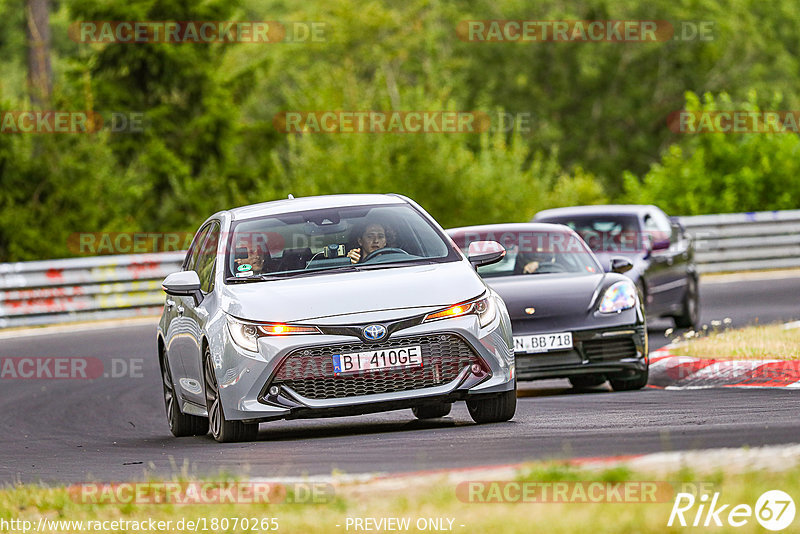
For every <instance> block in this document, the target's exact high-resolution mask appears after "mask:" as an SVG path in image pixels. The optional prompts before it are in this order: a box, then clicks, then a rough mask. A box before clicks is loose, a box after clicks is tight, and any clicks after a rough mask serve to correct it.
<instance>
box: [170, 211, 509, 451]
mask: <svg viewBox="0 0 800 534" xmlns="http://www.w3.org/2000/svg"><path fill="white" fill-rule="evenodd" d="M504 253H505V251H504V249H503V247H502V246H501V245H500V244H499V243H495V242H491V241H482V242H476V243H473V244H472V246H471V248H470V250H469V255H468V257H465V256H464V255H463V254H462V253H461V252H460V251H459V249H458V248H457V247H456V246H455V245H454V243H453V242H452V241H451V240H450V238H449V237H448V236H447V235H446V234H445V233H444V231H443V230H442V228H441V227H440V226H439V225H438V224H437V223H436V221H435V220H434V219H433V218H432V217H431V216H430V215H428V214H427V213H426V212H425V211H424V210H423V209H422V208H421V207H420V206H418V205H417V204H416V203H414V202H413V201H411V200H410V199H408V198H405V197H402V196H399V195H336V196H323V197H310V198H298V199H293V198H290V199H288V200H279V201H274V202H266V203H263V204H257V205H253V206H244V207H241V208H236V209H233V210H229V211H222V212H219V213H217V214H215V215H213V216H211V217H210V218H209V219H208V220H207V221H206V222H205V223H203V225H202V226H201V227H200V230H199V231H198V232H197V234H196V235H195V236H194V239H193V241H192V245H191V247H190V249H189V251H188V253H187V254H186V259H185V260H184V263H183V266H182V270H181V271H180V272H177V273H173V274H171V275H169V276H168V277H167V278H166V279H165V280H164V282H163V288H164V291H165V292H166V293H167V297H166V303H165V306H164V312H163V314H162V316H161V321H160V322H159V326H158V355H159V361H160V364H161V373H162V378H163V386H164V400H165V403H166V409H167V418H168V420H169V426H170V430H171V431H172V433H173V434H174V435H175V436H189V435H203V434H206V433H207V432H208V430H209V428H210V430H211V433H212V435H213V436H214V438H215V439H216V440H217V441H240V440H250V439H253V438H255V436H256V434H257V432H258V423H260V422H263V421H271V420H276V419H296V418H308V417H329V416H344V415H357V414H365V413H371V412H381V411H388V410H398V409H403V408H411V409H412V410H413V413H414V415H415V416H416V417H418V418H421V419H426V418H434V417H442V416H445V415H447V414H448V413H449V412H450V408H451V406H452V403H453V402H454V401H458V400H465V401H466V402H467V407H468V409H469V413H470V415H471V416H472V418H473V419H474V420H475V421H476V422H478V423H484V422H495V421H507V420H509V419H511V418H512V417H513V416H514V411H515V409H516V380H515V377H514V350H513V346H514V345H513V340H512V336H511V322H510V320H509V317H508V312H507V311H506V307H505V305H504V304H503V301H502V300H501V299H500V297H498V295H497V294H496V293H495V292H494V291H492V290H491V289H489V288H488V287H487V286H486V284H485V283H484V282H483V281H482V280H481V278H480V277H479V276H478V275H477V273H476V272H475V267H476V266H478V265H485V264H489V263H493V262H496V261H499V260H500V259H501V258H502V256H503V254H504Z"/></svg>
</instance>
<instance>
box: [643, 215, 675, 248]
mask: <svg viewBox="0 0 800 534" xmlns="http://www.w3.org/2000/svg"><path fill="white" fill-rule="evenodd" d="M644 231H645V233H647V234H648V235H650V237H651V238H652V239H653V242H654V243H663V242H664V241H666V240H668V239H669V238H670V236H671V235H672V227H671V226H670V224H669V220H668V219H666V218H665V217H659V216H658V214H656V213H652V214H650V213H648V214H647V215H645V216H644Z"/></svg>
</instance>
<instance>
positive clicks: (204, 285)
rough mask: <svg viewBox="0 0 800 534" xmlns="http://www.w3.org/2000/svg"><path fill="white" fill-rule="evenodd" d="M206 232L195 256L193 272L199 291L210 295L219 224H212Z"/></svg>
mask: <svg viewBox="0 0 800 534" xmlns="http://www.w3.org/2000/svg"><path fill="white" fill-rule="evenodd" d="M210 228H211V229H210V230H209V232H208V237H206V240H205V242H204V243H203V246H202V247H199V248H200V253H199V254H198V255H197V263H196V264H195V268H194V270H195V271H196V272H197V276H199V277H200V290H201V291H202V292H203V293H210V292H211V290H212V289H214V265H216V261H215V260H216V259H217V244H218V243H219V223H217V222H214V223H213V224H212V225H211V227H210Z"/></svg>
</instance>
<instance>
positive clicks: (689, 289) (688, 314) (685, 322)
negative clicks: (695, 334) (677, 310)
mask: <svg viewBox="0 0 800 534" xmlns="http://www.w3.org/2000/svg"><path fill="white" fill-rule="evenodd" d="M698 309H699V304H698V294H697V280H695V278H694V277H691V276H690V277H689V283H688V285H687V286H686V294H685V295H684V296H683V305H682V308H681V314H680V315H676V316H675V317H674V319H675V326H676V327H678V328H697V322H698V315H699V313H698Z"/></svg>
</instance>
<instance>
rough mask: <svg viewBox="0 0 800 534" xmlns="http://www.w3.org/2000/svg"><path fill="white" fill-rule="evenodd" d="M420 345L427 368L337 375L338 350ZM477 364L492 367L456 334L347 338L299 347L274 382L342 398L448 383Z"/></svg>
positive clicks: (307, 394)
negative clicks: (357, 340) (356, 340)
mask: <svg viewBox="0 0 800 534" xmlns="http://www.w3.org/2000/svg"><path fill="white" fill-rule="evenodd" d="M413 345H420V346H421V347H422V367H421V368H420V367H416V368H411V369H393V370H386V371H372V372H362V373H356V374H345V375H339V376H336V375H334V372H333V355H334V354H342V353H351V352H363V351H369V350H378V349H389V348H396V347H407V346H413ZM473 363H477V364H480V365H481V366H482V367H483V369H484V371H488V369H487V367H486V366H485V365H484V364H483V363H482V360H481V358H480V357H479V356H478V355H477V354H475V352H474V351H473V350H472V348H471V347H470V346H469V345H468V344H467V342H466V341H464V340H463V339H462V338H461V337H459V336H457V335H455V334H436V335H426V336H413V337H404V338H399V339H391V340H388V341H385V342H382V343H371V344H366V343H343V344H339V345H328V346H321V347H307V348H303V349H297V350H295V351H293V352H291V353H289V355H288V356H287V357H286V358H285V359H284V360H283V362H282V363H281V365H280V366H279V367H278V370H277V371H276V373H275V378H274V379H273V381H272V382H271V383H270V385H286V386H287V387H289V388H291V389H292V390H294V391H296V392H297V393H298V394H299V395H302V396H303V397H306V398H308V399H339V398H344V397H357V396H360V395H371V394H376V393H391V392H395V391H409V390H414V389H421V388H428V387H434V386H439V385H441V384H446V383H447V382H450V381H452V380H455V379H456V377H458V375H459V373H460V372H461V371H462V370H463V369H464V368H465V367H467V366H469V365H472V364H473Z"/></svg>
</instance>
